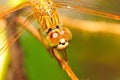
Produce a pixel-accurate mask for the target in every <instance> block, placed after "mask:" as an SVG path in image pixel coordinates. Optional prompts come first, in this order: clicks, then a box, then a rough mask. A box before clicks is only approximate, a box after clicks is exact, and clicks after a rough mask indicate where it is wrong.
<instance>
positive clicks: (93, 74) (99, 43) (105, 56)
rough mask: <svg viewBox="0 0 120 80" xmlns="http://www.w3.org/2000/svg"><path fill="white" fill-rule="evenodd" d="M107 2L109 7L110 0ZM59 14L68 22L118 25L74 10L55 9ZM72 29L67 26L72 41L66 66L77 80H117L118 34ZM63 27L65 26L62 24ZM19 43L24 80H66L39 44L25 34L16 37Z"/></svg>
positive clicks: (119, 63)
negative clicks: (24, 73) (21, 52)
mask: <svg viewBox="0 0 120 80" xmlns="http://www.w3.org/2000/svg"><path fill="white" fill-rule="evenodd" d="M58 1H60V0H58ZM72 1H74V0H72ZM81 1H82V0H81ZM110 1H111V3H110V2H109V5H110V4H112V1H113V0H110ZM118 2H119V1H118ZM89 3H90V1H89ZM89 3H88V4H89ZM93 4H95V3H93ZM84 5H85V4H84ZM96 5H97V4H96ZM106 6H107V4H106ZM108 7H111V6H108ZM91 8H92V7H91ZM114 8H115V7H114V6H113V8H111V9H113V10H114ZM96 9H97V8H96ZM115 9H118V8H117V7H116V8H115ZM109 11H110V12H111V11H112V10H109ZM59 12H60V15H61V16H63V15H64V16H67V17H71V18H72V20H74V19H79V20H84V21H93V22H101V21H102V22H105V23H106V24H108V25H106V24H105V25H103V26H107V27H109V24H111V23H114V24H118V22H119V21H114V20H112V19H108V18H103V17H97V16H91V15H87V14H81V13H79V12H77V11H74V10H66V9H59ZM117 13H118V12H117ZM83 24H84V23H83ZM86 24H88V26H89V23H87V22H86ZM63 25H64V24H63ZM76 25H77V23H76ZM76 25H75V26H76ZM98 25H101V24H98ZM75 26H74V27H71V26H69V28H70V29H71V31H72V33H73V39H72V41H71V43H70V46H69V47H68V49H67V54H68V60H69V64H70V66H71V68H72V69H73V72H75V74H76V75H77V76H78V77H79V79H80V80H120V34H113V33H108V32H102V31H100V32H99V31H98V32H97V31H96V32H92V31H85V30H82V29H78V28H77V29H76V27H75ZM66 27H68V26H67V25H66ZM83 27H84V26H83ZM90 27H91V26H90ZM113 28H114V26H113ZM108 29H109V28H108ZM20 43H21V46H22V50H23V51H24V67H25V72H26V74H27V77H28V80H70V78H69V77H68V75H67V74H66V73H65V72H64V71H63V70H62V68H61V67H60V66H59V64H58V63H57V61H56V60H55V59H54V58H53V57H51V56H50V55H49V53H48V52H47V50H46V48H45V47H44V46H43V44H42V43H40V42H39V41H38V40H37V39H36V38H34V37H33V36H32V35H31V34H30V33H29V32H28V31H26V32H25V33H24V34H23V35H22V36H21V37H20Z"/></svg>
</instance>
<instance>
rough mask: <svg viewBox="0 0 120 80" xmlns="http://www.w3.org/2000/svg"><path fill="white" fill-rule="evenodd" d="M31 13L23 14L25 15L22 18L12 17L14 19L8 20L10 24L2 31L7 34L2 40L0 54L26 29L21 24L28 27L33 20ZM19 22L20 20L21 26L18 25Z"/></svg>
mask: <svg viewBox="0 0 120 80" xmlns="http://www.w3.org/2000/svg"><path fill="white" fill-rule="evenodd" d="M32 15H33V14H32V13H29V15H28V14H26V15H25V16H26V17H23V18H19V17H14V18H15V19H14V20H13V21H11V22H10V23H11V24H8V25H7V26H8V27H6V28H5V29H4V30H3V31H4V33H6V34H8V36H7V37H6V38H5V40H4V41H3V42H2V44H1V46H0V55H2V54H3V53H4V51H5V50H6V49H8V48H9V47H10V46H12V45H13V44H14V43H15V41H16V40H17V39H18V38H19V37H20V36H21V35H22V34H23V33H24V32H25V31H26V28H25V27H21V26H27V27H29V25H30V24H31V23H32V21H33V16H32ZM19 22H22V25H21V26H20V25H18V24H19ZM15 28H16V29H15ZM3 37H4V36H0V38H3Z"/></svg>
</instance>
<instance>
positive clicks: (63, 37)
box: [46, 27, 72, 50]
mask: <svg viewBox="0 0 120 80" xmlns="http://www.w3.org/2000/svg"><path fill="white" fill-rule="evenodd" d="M71 38H72V34H71V32H70V31H69V29H68V28H65V27H61V28H56V29H53V30H52V31H50V32H49V33H48V35H47V37H46V40H47V43H48V45H49V46H50V47H52V48H56V49H58V50H64V49H65V48H66V47H67V46H68V45H69V41H70V40H71Z"/></svg>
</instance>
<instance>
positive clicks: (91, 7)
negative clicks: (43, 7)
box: [55, 0, 120, 20]
mask: <svg viewBox="0 0 120 80" xmlns="http://www.w3.org/2000/svg"><path fill="white" fill-rule="evenodd" d="M72 1H74V2H73V3H72ZM72 1H70V2H55V5H56V7H58V8H66V9H72V10H76V11H80V12H81V13H85V14H91V15H97V16H102V17H107V18H111V19H115V20H120V13H119V12H120V9H118V7H117V6H116V8H114V7H111V6H110V5H111V4H113V3H112V2H111V3H110V2H108V3H106V1H105V2H101V3H102V4H100V3H99V2H100V1H99V0H97V1H98V2H96V3H95V2H93V1H88V2H87V1H83V0H72ZM111 1H112V0H111ZM118 3H120V1H119V2H118ZM103 4H104V5H103ZM114 5H117V4H116V3H114Z"/></svg>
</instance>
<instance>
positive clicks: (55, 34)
mask: <svg viewBox="0 0 120 80" xmlns="http://www.w3.org/2000/svg"><path fill="white" fill-rule="evenodd" d="M58 36H59V34H58V32H54V33H52V34H51V38H57V37H58Z"/></svg>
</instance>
